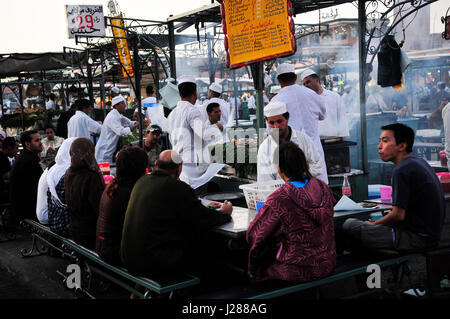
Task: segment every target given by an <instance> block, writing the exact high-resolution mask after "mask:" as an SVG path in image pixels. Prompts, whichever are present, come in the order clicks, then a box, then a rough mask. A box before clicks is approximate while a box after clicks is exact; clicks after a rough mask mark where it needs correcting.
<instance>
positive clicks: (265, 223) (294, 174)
mask: <svg viewBox="0 0 450 319" xmlns="http://www.w3.org/2000/svg"><path fill="white" fill-rule="evenodd" d="M278 153H279V161H278V163H279V165H278V166H279V167H278V173H279V175H280V176H281V178H282V179H283V180H284V181H285V182H286V183H285V184H284V185H283V186H282V187H280V188H279V189H277V190H276V191H275V192H273V193H272V194H271V195H270V196H269V197H268V198H267V200H266V201H265V203H264V205H263V206H262V207H261V209H260V211H259V214H257V215H256V217H255V219H254V220H253V221H252V223H251V224H250V226H249V228H248V230H247V242H248V243H249V245H250V251H249V256H248V272H249V275H250V277H251V278H253V279H254V280H256V281H263V280H268V279H278V280H285V281H294V282H303V281H309V280H314V279H318V278H321V277H324V276H326V275H328V274H329V273H330V272H331V271H332V270H333V268H334V266H335V264H336V245H335V241H334V222H333V206H334V198H333V195H332V193H331V191H330V189H329V188H328V185H327V184H325V183H324V182H322V181H321V180H319V179H317V178H314V177H312V175H311V173H310V172H309V170H308V164H307V162H306V159H305V155H304V153H303V151H302V150H301V149H300V148H299V147H298V146H297V145H296V144H295V143H292V142H284V143H282V144H281V145H280V146H279V152H275V154H278ZM275 161H277V158H275Z"/></svg>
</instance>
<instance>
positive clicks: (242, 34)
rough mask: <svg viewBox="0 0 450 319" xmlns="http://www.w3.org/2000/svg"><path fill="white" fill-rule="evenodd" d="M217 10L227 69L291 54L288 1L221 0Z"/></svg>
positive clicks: (291, 25) (293, 47)
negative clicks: (219, 13)
mask: <svg viewBox="0 0 450 319" xmlns="http://www.w3.org/2000/svg"><path fill="white" fill-rule="evenodd" d="M220 11H221V14H222V25H223V32H224V34H225V50H226V52H227V58H228V59H227V66H228V67H229V68H231V69H234V68H239V67H241V66H244V65H248V64H251V63H254V62H258V61H264V60H269V59H275V58H279V57H284V56H288V55H291V54H294V53H295V51H296V49H297V45H296V41H295V35H294V32H295V31H294V30H295V29H294V21H293V19H292V12H293V9H292V5H291V2H290V1H289V0H223V1H222V2H221V7H220Z"/></svg>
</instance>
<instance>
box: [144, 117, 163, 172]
mask: <svg viewBox="0 0 450 319" xmlns="http://www.w3.org/2000/svg"><path fill="white" fill-rule="evenodd" d="M161 133H162V129H161V127H159V125H157V124H152V125H151V126H150V127H149V128H148V129H147V130H146V131H145V141H144V150H145V151H146V152H147V155H148V168H149V169H150V168H153V167H154V166H155V161H156V160H157V159H158V157H159V154H160V153H161V151H162V148H161V144H160V143H159V140H160V137H161Z"/></svg>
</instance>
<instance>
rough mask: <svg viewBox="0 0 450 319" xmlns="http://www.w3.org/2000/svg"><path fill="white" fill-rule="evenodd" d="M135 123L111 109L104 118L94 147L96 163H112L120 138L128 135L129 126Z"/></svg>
mask: <svg viewBox="0 0 450 319" xmlns="http://www.w3.org/2000/svg"><path fill="white" fill-rule="evenodd" d="M135 123H136V122H135V121H131V120H130V119H128V118H127V117H125V116H123V115H122V114H120V113H119V111H117V110H116V109H112V110H111V111H110V112H109V113H108V115H106V117H105V121H104V122H103V126H102V131H101V133H100V138H99V139H98V142H97V145H95V159H96V160H97V162H99V163H101V162H110V163H112V160H113V155H114V152H115V151H116V149H117V143H118V142H119V137H120V136H127V135H130V133H131V129H130V126H132V125H134V124H135Z"/></svg>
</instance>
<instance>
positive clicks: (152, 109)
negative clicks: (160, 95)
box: [134, 96, 167, 131]
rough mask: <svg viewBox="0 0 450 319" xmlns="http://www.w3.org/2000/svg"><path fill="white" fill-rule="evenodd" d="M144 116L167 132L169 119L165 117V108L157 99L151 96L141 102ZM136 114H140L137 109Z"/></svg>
mask: <svg viewBox="0 0 450 319" xmlns="http://www.w3.org/2000/svg"><path fill="white" fill-rule="evenodd" d="M141 104H142V110H141V112H142V114H144V115H145V119H150V121H151V123H150V124H157V125H159V126H160V127H161V129H162V130H163V131H167V118H166V117H165V116H164V108H163V106H162V104H160V103H158V101H157V100H156V98H155V97H153V96H149V97H146V98H145V99H143V100H142V101H141ZM134 111H135V112H139V109H138V108H136V109H135V110H134Z"/></svg>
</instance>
